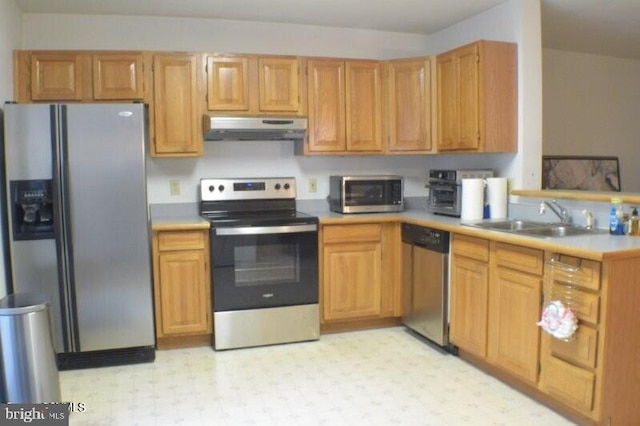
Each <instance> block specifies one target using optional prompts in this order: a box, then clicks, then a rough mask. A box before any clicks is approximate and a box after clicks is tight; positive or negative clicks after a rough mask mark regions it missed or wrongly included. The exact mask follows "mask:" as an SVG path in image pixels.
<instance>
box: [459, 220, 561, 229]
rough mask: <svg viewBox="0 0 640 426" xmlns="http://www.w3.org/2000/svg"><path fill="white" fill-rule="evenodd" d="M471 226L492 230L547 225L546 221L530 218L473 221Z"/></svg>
mask: <svg viewBox="0 0 640 426" xmlns="http://www.w3.org/2000/svg"><path fill="white" fill-rule="evenodd" d="M471 226H475V227H478V228H483V229H490V230H492V231H521V230H524V229H531V228H542V227H547V226H549V223H548V222H535V221H532V220H520V219H514V220H504V221H501V222H480V223H474V224H472V225H471Z"/></svg>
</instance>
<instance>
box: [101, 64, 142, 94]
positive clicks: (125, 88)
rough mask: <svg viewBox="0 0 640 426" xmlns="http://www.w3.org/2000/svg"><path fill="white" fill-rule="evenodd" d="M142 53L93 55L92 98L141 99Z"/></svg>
mask: <svg viewBox="0 0 640 426" xmlns="http://www.w3.org/2000/svg"><path fill="white" fill-rule="evenodd" d="M143 95H144V92H143V78H142V55H141V54H139V55H133V54H131V55H128V54H95V55H93V98H94V99H96V100H118V99H120V100H133V99H142V98H143Z"/></svg>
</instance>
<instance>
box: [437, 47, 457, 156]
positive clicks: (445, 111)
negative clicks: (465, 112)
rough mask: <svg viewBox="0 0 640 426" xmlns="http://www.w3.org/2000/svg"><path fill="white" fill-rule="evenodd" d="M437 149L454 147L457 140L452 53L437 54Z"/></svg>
mask: <svg viewBox="0 0 640 426" xmlns="http://www.w3.org/2000/svg"><path fill="white" fill-rule="evenodd" d="M437 74H438V78H437V81H438V150H450V149H454V148H455V146H456V144H457V140H458V101H457V99H458V95H457V87H456V62H455V56H454V55H453V54H448V55H442V56H438V59H437Z"/></svg>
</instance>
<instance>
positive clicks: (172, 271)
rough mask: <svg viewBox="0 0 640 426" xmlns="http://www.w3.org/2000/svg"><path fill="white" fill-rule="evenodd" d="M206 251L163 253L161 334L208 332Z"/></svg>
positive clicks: (160, 257)
mask: <svg viewBox="0 0 640 426" xmlns="http://www.w3.org/2000/svg"><path fill="white" fill-rule="evenodd" d="M204 254H205V253H204V251H203V250H200V251H183V252H177V253H161V254H160V255H159V264H160V292H161V295H160V298H161V300H162V303H161V304H162V314H161V318H162V334H163V335H165V336H167V335H175V334H186V333H199V332H202V333H206V332H208V331H209V317H210V314H209V310H208V307H209V306H210V305H209V303H208V294H207V292H206V286H207V282H208V280H207V279H206V276H205V269H204V268H203V265H204V264H205V259H204Z"/></svg>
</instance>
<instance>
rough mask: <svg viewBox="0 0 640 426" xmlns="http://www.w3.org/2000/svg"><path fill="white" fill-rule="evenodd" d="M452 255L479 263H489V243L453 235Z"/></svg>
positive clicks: (465, 236) (479, 239) (480, 239)
mask: <svg viewBox="0 0 640 426" xmlns="http://www.w3.org/2000/svg"><path fill="white" fill-rule="evenodd" d="M451 250H452V253H453V254H456V255H459V256H464V257H469V258H471V259H476V260H479V261H481V262H488V261H489V241H488V240H484V239H482V238H475V237H469V236H467V235H460V234H453V241H452V244H451Z"/></svg>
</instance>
